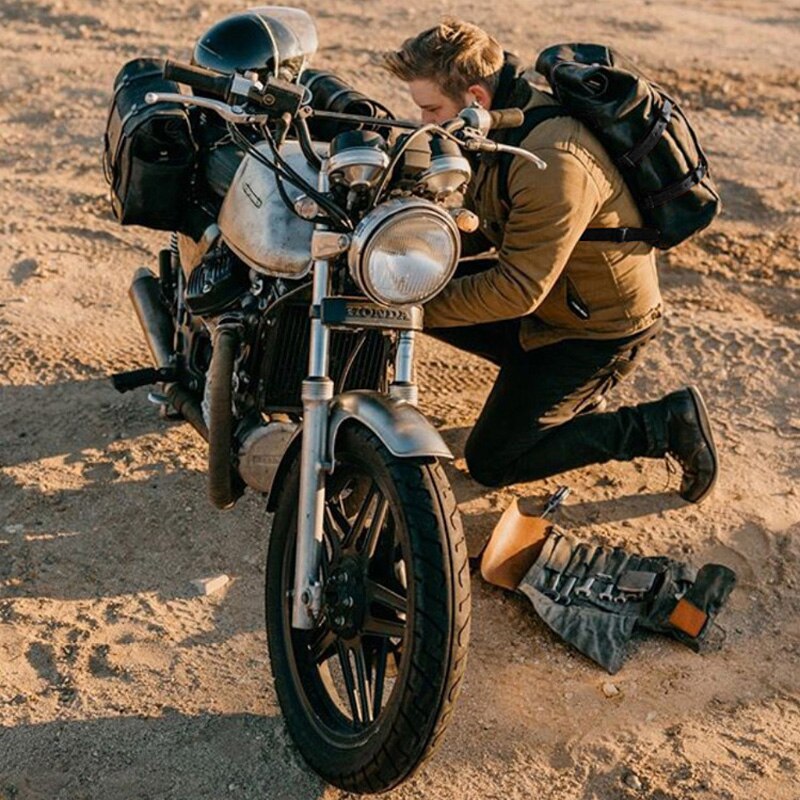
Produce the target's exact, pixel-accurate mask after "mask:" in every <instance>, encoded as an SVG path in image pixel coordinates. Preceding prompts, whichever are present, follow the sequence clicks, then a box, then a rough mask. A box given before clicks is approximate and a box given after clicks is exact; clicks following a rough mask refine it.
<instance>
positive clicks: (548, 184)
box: [425, 148, 602, 328]
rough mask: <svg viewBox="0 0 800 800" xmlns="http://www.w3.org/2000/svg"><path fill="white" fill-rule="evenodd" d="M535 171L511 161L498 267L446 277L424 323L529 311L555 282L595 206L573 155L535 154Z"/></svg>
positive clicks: (588, 179) (596, 195)
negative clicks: (540, 162)
mask: <svg viewBox="0 0 800 800" xmlns="http://www.w3.org/2000/svg"><path fill="white" fill-rule="evenodd" d="M537 153H538V154H540V155H541V156H542V157H543V158H544V160H545V161H546V162H547V169H546V170H545V171H544V172H541V171H539V170H538V169H537V168H536V167H535V166H534V165H533V164H531V163H530V162H528V161H524V160H522V159H519V158H518V159H515V162H514V164H513V165H512V168H511V170H510V174H509V196H510V198H511V213H510V215H509V218H508V221H507V223H506V226H505V233H504V236H503V242H502V244H501V246H500V249H499V252H498V261H497V266H496V267H493V268H492V269H489V270H486V271H485V272H481V273H479V274H477V275H469V276H466V277H464V278H456V279H455V280H452V281H451V282H450V283H449V284H448V285H447V287H446V288H445V289H444V290H443V291H442V292H441V293H440V294H439V295H437V296H436V297H434V298H433V300H431V301H430V302H429V303H427V304H426V305H425V327H426V328H448V327H454V326H458V325H472V324H476V323H479V322H492V321H495V320H501V319H514V318H516V317H522V316H525V315H526V314H530V313H531V312H532V311H534V310H535V309H536V307H537V306H538V305H539V303H541V302H542V300H543V299H544V298H545V296H546V295H547V293H548V292H549V291H550V289H551V288H552V287H553V284H554V283H555V282H556V280H557V278H558V276H559V275H560V274H561V270H563V269H564V266H565V264H566V263H567V260H568V259H569V256H570V254H571V253H572V250H573V248H574V247H575V245H576V243H577V242H578V239H580V237H581V234H582V233H583V232H584V231H585V230H586V228H587V227H588V226H589V223H590V222H591V220H592V218H593V217H594V216H595V215H596V214H597V211H598V210H599V208H600V205H601V202H602V201H601V195H600V191H599V189H598V187H597V185H596V184H595V182H594V179H593V178H592V176H591V174H590V173H589V171H588V170H587V168H586V166H585V165H584V164H583V163H582V162H581V161H580V160H579V159H578V158H577V156H575V155H573V154H572V153H569V152H566V151H564V150H557V149H555V148H548V149H540V150H538V151H537Z"/></svg>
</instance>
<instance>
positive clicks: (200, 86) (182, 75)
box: [163, 59, 233, 100]
mask: <svg viewBox="0 0 800 800" xmlns="http://www.w3.org/2000/svg"><path fill="white" fill-rule="evenodd" d="M163 73H164V77H165V78H166V79H167V80H168V81H177V82H178V83H184V84H186V85H187V86H191V87H192V89H197V90H198V91H200V92H203V93H204V94H208V95H211V96H212V97H218V98H219V99H220V100H227V99H228V95H229V94H230V91H231V85H232V83H233V75H225V74H223V73H221V72H214V70H211V69H206V68H205V67H195V66H193V65H192V64H182V63H181V62H180V61H170V60H169V59H168V60H167V61H166V62H165V63H164V70H163Z"/></svg>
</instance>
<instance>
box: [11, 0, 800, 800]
mask: <svg viewBox="0 0 800 800" xmlns="http://www.w3.org/2000/svg"><path fill="white" fill-rule="evenodd" d="M298 5H300V6H301V7H304V8H306V9H308V10H309V11H310V12H311V13H312V14H313V15H314V16H315V18H316V21H317V24H318V27H319V33H320V40H321V48H320V51H319V52H318V54H317V56H316V59H315V62H314V63H315V65H316V66H319V67H322V68H328V69H332V70H335V71H337V72H339V73H340V74H342V75H343V76H344V77H346V78H348V79H350V80H351V81H353V82H355V83H356V84H357V86H358V87H359V88H361V89H362V90H364V91H366V92H368V93H373V94H374V95H375V96H376V97H377V98H379V99H381V100H383V101H384V102H386V103H387V104H389V105H390V106H392V107H394V109H395V110H396V111H397V112H398V113H402V114H411V113H412V108H411V105H410V103H409V100H408V98H407V96H406V94H405V92H404V90H403V87H402V86H401V85H399V84H396V83H395V82H393V81H392V80H389V79H387V77H386V76H385V75H384V74H382V73H381V72H380V71H379V70H378V69H377V67H376V66H375V65H374V62H373V55H374V53H375V52H376V51H378V50H380V49H382V48H385V47H390V46H395V45H397V44H399V43H400V42H401V41H402V39H403V38H405V37H406V36H408V35H411V34H413V33H415V32H417V31H418V30H420V29H422V28H423V27H426V26H428V25H430V24H432V23H434V22H435V21H437V19H438V18H439V16H440V15H441V14H442V13H458V14H460V15H461V16H464V17H465V18H467V19H470V20H472V21H474V22H477V23H479V24H482V25H483V26H484V27H486V28H487V29H489V30H490V31H492V32H493V33H495V34H496V35H497V36H498V38H499V39H500V40H501V41H502V42H503V43H504V44H505V45H506V46H507V47H508V48H509V49H511V50H514V51H516V52H518V53H519V54H520V55H521V56H522V57H523V58H524V59H526V60H528V61H531V62H532V61H533V59H534V57H535V54H536V53H537V52H538V51H539V49H540V48H541V47H543V46H545V45H547V44H550V43H553V42H558V41H574V40H584V41H600V42H608V43H611V44H613V45H614V46H616V47H618V48H619V49H621V50H622V51H623V52H625V53H627V54H629V55H630V56H632V57H634V58H635V59H637V61H638V63H639V64H640V65H641V66H643V67H644V68H645V69H646V70H648V72H649V73H650V74H652V75H653V76H658V77H659V78H660V79H661V80H662V81H663V82H664V83H665V84H666V85H667V86H669V87H670V88H671V89H672V90H673V91H674V92H675V93H676V94H677V95H678V97H679V98H681V99H682V100H683V102H684V105H685V107H686V108H687V110H688V111H689V112H690V113H691V117H692V119H693V120H694V122H695V123H696V126H697V129H698V130H699V132H700V134H701V136H702V141H703V142H704V144H705V145H706V148H707V151H708V156H709V159H710V162H711V165H712V169H713V173H714V175H715V177H716V179H717V181H718V184H719V186H720V188H721V191H722V193H723V200H724V203H725V212H724V214H723V216H722V217H721V218H720V219H719V221H718V222H717V223H715V224H714V226H713V227H712V228H711V229H709V230H708V231H706V232H704V233H703V234H702V235H700V236H698V237H697V238H696V239H694V240H693V241H691V242H689V243H687V244H685V245H683V246H681V247H679V248H678V249H676V250H675V251H672V252H670V253H668V254H665V255H662V256H660V264H661V279H662V283H663V287H664V291H665V296H666V301H667V304H668V320H667V327H666V330H665V332H664V334H663V335H662V336H661V337H660V339H659V340H658V341H657V342H656V343H654V344H653V345H652V347H651V348H650V350H649V353H648V355H647V357H646V359H645V363H644V364H643V366H642V367H640V369H639V371H638V373H636V375H635V376H634V377H633V379H632V380H631V381H630V382H629V384H628V385H627V386H625V387H622V388H621V390H620V391H619V392H618V394H617V395H616V396H615V398H614V400H615V402H618V403H626V402H632V401H633V402H635V401H638V400H641V399H648V398H655V397H658V396H660V395H661V394H663V393H665V392H666V391H669V390H671V389H673V388H677V387H678V386H681V385H684V384H686V383H696V384H697V385H699V386H700V387H701V388H702V389H703V391H704V392H705V394H706V396H707V398H708V401H709V405H710V408H711V413H712V417H713V422H714V426H715V430H716V435H717V439H718V445H719V448H720V452H721V462H722V474H721V478H720V481H719V484H718V486H717V489H716V492H715V494H714V495H713V497H711V498H710V499H709V501H708V502H707V503H706V504H704V505H703V506H701V507H693V506H688V505H686V504H684V503H682V502H681V501H680V500H679V499H678V497H677V494H676V492H675V489H676V487H677V477H676V476H675V475H672V476H670V475H669V474H668V472H667V470H666V468H665V465H664V463H663V462H662V461H644V460H643V461H639V462H636V463H631V464H617V463H611V464H607V465H603V466H599V467H594V468H590V469H584V470H580V471H576V472H574V473H570V474H567V475H565V476H563V477H561V478H558V479H554V480H551V481H547V482H543V483H538V484H531V485H525V486H519V487H514V488H513V489H505V490H486V489H484V488H481V487H480V486H478V485H477V484H475V483H474V482H472V481H471V480H470V478H469V476H468V474H467V472H466V468H465V465H464V460H463V443H464V440H465V438H466V435H467V432H468V430H469V425H470V424H471V422H472V420H473V419H474V417H475V415H476V413H477V412H478V410H479V409H480V406H481V403H482V400H483V398H484V397H485V395H486V392H487V391H488V388H489V386H490V384H491V380H492V377H493V370H492V368H490V367H489V366H487V365H486V364H484V363H482V362H480V361H479V360H477V359H473V358H471V357H467V356H463V355H460V354H458V353H456V351H453V350H450V349H448V348H447V347H445V346H444V345H441V344H437V343H434V342H432V341H430V340H425V341H424V342H423V343H422V345H421V347H420V352H419V359H418V368H419V376H420V381H421V403H422V407H423V409H424V410H425V411H426V412H427V413H429V414H430V415H431V417H432V418H433V419H434V420H435V421H436V423H437V425H439V426H440V427H441V429H442V431H443V433H444V436H445V437H446V439H447V441H448V443H449V444H450V445H451V446H452V447H453V448H454V450H455V452H456V454H457V458H456V459H455V461H454V462H453V463H452V464H451V465H449V466H448V468H447V471H448V474H449V477H450V479H451V481H452V483H453V486H454V489H455V492H456V495H457V497H458V499H459V501H460V507H461V512H462V515H463V518H464V524H465V527H466V531H467V535H468V539H469V543H470V547H471V548H472V550H473V551H476V550H477V549H478V548H479V547H480V545H481V543H482V542H483V540H484V539H485V538H486V537H487V536H488V534H489V532H490V531H491V529H492V527H493V525H494V523H495V522H496V521H497V519H498V517H499V515H500V513H501V512H502V510H503V509H504V508H505V507H506V506H507V505H508V503H509V502H510V501H511V499H512V498H513V497H515V496H526V497H534V498H538V497H543V496H544V495H545V494H547V493H548V492H549V491H551V490H552V489H553V488H554V487H555V486H556V485H557V484H558V483H562V482H563V483H566V484H568V485H569V486H570V487H571V488H572V490H573V491H572V495H571V497H570V498H569V500H568V501H567V503H566V505H565V507H564V509H563V512H561V513H560V516H559V517H558V521H559V523H560V524H561V525H562V527H564V528H565V529H567V530H569V531H571V532H572V533H574V534H575V535H576V536H579V537H581V538H585V539H587V540H595V541H600V542H605V543H614V544H616V543H623V544H625V545H628V546H629V547H630V548H632V549H635V550H638V551H640V552H644V553H652V554H667V555H671V556H674V557H677V558H682V559H686V560H689V561H691V562H692V563H693V564H696V565H698V566H699V565H700V564H702V563H704V562H706V561H716V562H719V563H723V564H727V565H729V566H731V567H733V568H734V569H735V570H736V572H737V574H738V576H739V585H738V587H737V588H736V590H735V591H734V593H733V595H732V597H731V600H730V603H729V606H728V607H727V608H726V610H725V611H724V613H723V614H722V615H721V617H720V620H719V622H720V625H721V626H722V628H723V629H724V641H720V642H717V644H716V645H715V646H714V647H711V648H709V650H708V651H707V652H705V653H703V654H699V655H698V654H695V653H693V652H691V651H690V650H688V649H687V648H685V647H683V646H682V645H680V644H678V643H676V642H673V641H671V640H667V639H665V638H663V637H648V638H642V639H640V640H637V641H636V643H635V646H634V647H633V648H632V653H631V656H630V658H629V660H628V662H627V663H626V665H625V666H624V667H623V669H622V670H621V671H620V672H619V673H618V674H617V675H615V676H613V677H610V676H608V675H607V674H606V673H604V672H603V671H602V670H601V669H600V668H599V667H597V666H596V665H595V664H593V663H591V662H590V661H588V660H586V659H585V658H583V657H582V656H580V655H579V654H577V653H576V652H574V651H573V650H571V649H570V648H568V647H567V646H565V645H563V644H562V643H561V642H560V641H559V640H558V639H557V638H556V637H554V636H553V635H552V634H550V633H549V632H548V630H547V629H546V628H545V626H544V625H543V624H542V623H541V622H540V621H539V620H538V619H537V618H536V617H535V616H534V615H533V613H532V610H531V609H530V607H529V606H527V605H526V601H524V600H521V599H519V598H517V597H516V596H513V595H510V594H506V593H504V592H502V591H501V590H497V589H493V588H491V587H489V586H487V585H485V584H483V583H482V582H481V581H480V579H479V578H478V577H477V576H473V585H472V588H473V628H472V642H471V652H470V657H469V666H468V670H467V677H466V684H465V686H464V690H463V693H462V695H461V699H460V702H459V705H458V707H457V710H456V713H455V715H454V718H453V720H452V723H451V727H450V730H449V732H448V734H447V736H446V738H445V741H444V744H443V746H442V747H441V749H440V750H439V751H438V752H437V754H436V755H435V757H434V758H433V759H432V760H431V761H429V762H428V763H427V765H426V766H425V767H424V769H423V770H422V771H421V772H420V773H419V774H418V775H417V776H416V777H415V778H414V779H413V780H411V781H410V782H408V783H407V784H406V785H404V786H402V787H400V788H399V789H397V790H396V791H394V792H392V793H391V794H390V795H389V797H391V798H392V800H410V799H411V798H426V799H430V800H450V799H451V798H453V799H455V798H458V800H472V799H473V798H474V799H475V800H479V799H480V800H485V799H486V798H503V800H506V799H508V800H512V799H514V800H516V799H520V800H521V799H522V798H543V799H544V798H584V799H585V800H589V798H593V799H595V800H612V798H648V799H649V800H683V799H684V798H695V797H697V798H714V799H715V800H716V799H717V798H726V799H731V800H732V799H733V798H736V799H737V800H739V799H740V798H741V800H756V798H770V800H796V798H798V797H800V622H798V611H800V542H799V541H798V536H800V489H799V488H798V479H799V478H800V472H798V463H799V461H800V459H799V458H798V456H799V455H800V452H799V451H798V443H800V382H799V381H798V372H799V371H800V366H799V364H798V362H799V361H800V305H799V304H798V287H799V286H800V268H799V267H798V256H800V216H799V214H800V212H799V210H798V209H800V117H799V116H798V115H799V114H800V66H798V62H797V54H798V53H800V7H798V5H797V3H796V2H790V1H789V0H783V1H781V2H778V1H776V0H695V1H694V2H687V1H686V0H681V1H680V2H672V3H663V2H652V1H651V0H624V1H623V0H609V2H606V3H602V4H600V3H587V2H571V3H553V2H550V3H534V2H523V1H522V0H497V1H496V2H495V3H486V4H484V3H477V2H474V0H464V2H462V3H460V4H456V3H453V2H422V0H408V2H407V3H388V2H383V0H381V1H380V2H377V1H373V2H368V3H367V2H354V1H353V0H331V2H327V3H320V4H318V5H315V4H312V3H309V2H301V3H299V4H298ZM238 8H240V6H239V5H238V4H237V3H236V2H232V0H223V1H222V2H218V3H214V4H211V3H202V2H195V1H194V0H170V2H166V0H137V2H131V0H122V2H119V3H111V2H108V1H107V0H52V2H46V1H45V0H0V50H1V51H2V54H3V58H2V72H0V798H3V800H22V799H23V798H24V800H33V798H42V800H56V798H69V800H78V799H79V798H98V799H100V798H102V799H103V800H108V799H110V798H114V799H115V800H124V799H127V798H176V799H177V798H181V799H183V798H187V799H188V798H191V799H192V800H200V798H204V799H205V798H209V799H211V798H214V799H215V800H219V798H223V797H233V798H270V800H273V799H274V800H279V799H280V800H301V799H302V800H311V799H312V798H325V800H341V799H342V798H344V796H345V795H344V794H343V793H341V792H339V791H338V790H335V789H332V788H331V787H326V786H325V785H324V784H323V783H322V782H321V781H320V780H319V779H318V778H317V777H316V776H315V775H314V774H313V773H311V772H310V770H309V769H308V768H307V767H306V765H305V764H304V762H303V761H302V759H301V758H300V757H299V755H298V753H297V751H296V750H295V749H294V747H293V745H292V743H291V741H290V740H289V738H288V736H287V734H286V731H285V728H284V724H283V721H282V718H281V715H280V711H279V708H278V704H277V701H276V698H275V695H274V692H273V689H272V685H271V677H270V674H269V669H268V666H267V661H266V643H265V635H264V629H263V607H262V596H263V595H262V593H263V579H262V574H263V562H264V557H265V552H266V543H267V540H268V536H269V526H270V520H269V518H268V517H267V515H266V514H265V512H264V502H263V498H261V497H259V496H256V495H255V494H252V493H250V494H248V495H247V496H246V497H245V498H244V499H243V500H242V501H241V502H240V503H239V504H238V506H237V507H236V508H235V510H233V511H230V512H227V513H222V512H218V511H215V510H214V509H213V508H212V507H211V506H210V505H209V503H208V502H207V500H206V495H205V474H204V461H205V457H206V454H205V445H204V444H203V443H202V442H201V440H200V439H199V438H198V437H197V435H196V434H195V433H194V432H193V431H192V430H191V429H190V428H189V427H188V426H187V425H185V424H180V423H173V422H169V421H165V420H162V419H160V418H159V417H158V415H157V413H156V412H155V410H154V409H153V407H152V406H150V405H149V404H148V403H147V400H146V394H147V392H146V390H138V391H136V392H133V393H131V394H128V395H124V396H123V395H118V394H116V393H115V392H114V391H113V389H112V387H111V385H110V382H109V380H108V375H109V374H110V373H112V372H114V371H119V370H124V369H128V368H132V367H136V366H146V365H148V354H147V351H146V348H145V345H144V343H143V341H142V338H141V336H140V333H139V330H138V327H137V323H136V321H135V317H134V314H133V311H132V309H131V307H130V304H129V302H128V300H127V287H128V284H129V281H130V277H131V275H132V273H133V271H134V269H135V268H136V267H138V266H140V265H142V264H145V265H151V266H152V265H153V264H154V254H155V252H156V251H157V250H158V249H159V248H160V247H162V246H163V242H164V238H165V237H164V236H163V235H161V234H158V233H155V232H152V231H147V230H144V229H141V228H125V229H123V228H121V227H120V226H119V225H117V223H116V222H115V221H114V219H113V217H112V215H111V212H110V207H109V203H108V197H107V188H106V185H105V183H104V179H103V174H102V170H101V165H100V163H101V152H102V145H101V137H102V134H103V130H104V126H105V117H106V113H107V105H108V100H109V96H110V89H111V84H112V81H113V78H114V75H115V74H116V72H117V71H118V69H119V68H120V66H121V65H122V63H123V62H125V61H126V60H128V59H130V58H133V57H135V56H138V55H144V54H154V55H160V56H171V57H175V58H183V59H185V58H187V57H188V55H189V52H190V48H191V45H192V43H193V41H194V39H195V38H196V37H197V36H198V35H199V34H200V33H201V32H202V31H203V30H204V29H205V28H206V27H207V26H208V25H210V24H211V22H213V21H214V20H215V19H217V18H219V17H221V16H223V15H224V14H226V13H228V12H231V11H234V10H237V9H238ZM217 573H226V574H227V575H229V576H230V577H231V581H230V583H229V584H228V585H227V586H226V587H225V588H224V589H222V590H221V591H219V592H217V593H215V594H213V595H211V596H209V597H198V596H196V595H194V594H193V593H192V589H191V585H190V582H191V581H192V580H193V579H196V578H199V577H204V576H208V575H214V574H217ZM609 683H610V684H613V688H611V687H609V686H607V685H606V684H609ZM608 695H611V696H608Z"/></svg>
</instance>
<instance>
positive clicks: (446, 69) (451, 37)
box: [381, 17, 504, 100]
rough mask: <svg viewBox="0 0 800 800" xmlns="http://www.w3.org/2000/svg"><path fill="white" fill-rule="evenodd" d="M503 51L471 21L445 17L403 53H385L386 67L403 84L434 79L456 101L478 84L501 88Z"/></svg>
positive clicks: (415, 38)
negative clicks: (498, 85) (500, 76)
mask: <svg viewBox="0 0 800 800" xmlns="http://www.w3.org/2000/svg"><path fill="white" fill-rule="evenodd" d="M503 59H504V54H503V48H502V47H501V46H500V43H499V42H498V41H497V39H495V38H494V37H493V36H490V35H489V34H488V33H486V31H484V30H482V29H481V28H479V27H478V26H477V25H473V24H472V23H470V22H464V21H463V20H459V19H455V18H454V17H445V18H444V19H443V20H442V22H441V23H440V24H439V25H436V26H434V27H433V28H428V30H426V31H423V32H422V33H419V34H417V35H416V36H412V37H411V38H410V39H406V41H405V42H403V45H402V47H401V48H400V49H399V50H395V51H389V52H387V53H383V54H382V59H381V61H382V66H383V67H384V68H385V69H386V70H388V71H389V72H391V73H392V75H394V76H395V77H397V78H400V80H402V81H406V82H409V81H413V80H418V79H426V80H432V81H433V82H434V83H436V84H438V85H439V87H440V88H441V90H442V92H443V93H444V94H446V95H448V96H449V97H451V98H453V99H454V100H461V99H462V98H463V96H464V93H465V92H466V91H467V89H469V87H470V86H473V85H474V84H476V83H479V84H482V85H483V86H485V87H486V88H487V89H488V90H489V91H490V92H492V93H494V92H495V90H496V89H497V84H498V81H499V75H500V70H501V68H502V66H503Z"/></svg>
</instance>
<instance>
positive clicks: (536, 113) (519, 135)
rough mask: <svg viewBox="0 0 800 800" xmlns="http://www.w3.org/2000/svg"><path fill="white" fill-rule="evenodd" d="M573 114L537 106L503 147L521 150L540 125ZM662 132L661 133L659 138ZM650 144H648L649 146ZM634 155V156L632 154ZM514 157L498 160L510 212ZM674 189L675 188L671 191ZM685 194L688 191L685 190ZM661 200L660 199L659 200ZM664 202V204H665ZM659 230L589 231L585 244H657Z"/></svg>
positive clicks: (502, 155) (512, 130)
mask: <svg viewBox="0 0 800 800" xmlns="http://www.w3.org/2000/svg"><path fill="white" fill-rule="evenodd" d="M568 116H570V114H569V112H568V111H567V110H566V109H565V108H564V107H563V106H536V107H535V108H529V109H528V110H527V111H525V121H524V122H523V123H522V125H520V126H519V127H518V128H510V129H508V130H506V131H503V133H504V134H505V135H504V137H503V142H502V143H503V144H510V145H513V146H514V147H519V146H520V145H521V144H522V142H524V141H525V139H526V138H527V137H528V134H529V133H530V132H531V131H532V130H533V129H534V128H535V127H536V126H537V125H539V124H540V123H542V122H544V121H545V120H548V119H554V118H555V117H568ZM660 134H661V132H660V131H659V136H660ZM649 144H650V142H648V145H649ZM643 149H644V148H643ZM628 155H629V156H630V155H631V154H630V153H629V154H628ZM513 160H514V156H513V155H512V154H511V153H499V154H498V160H497V183H498V187H499V191H500V201H501V202H502V203H503V205H505V206H506V208H510V207H511V196H510V195H509V191H508V175H509V172H510V171H511V162H512V161H513ZM670 188H671V187H670ZM681 188H682V187H681ZM684 191H685V189H684ZM657 199H660V198H657ZM662 202H663V201H662ZM660 235H661V234H660V232H659V231H658V230H656V229H655V228H587V229H586V230H585V231H584V232H583V234H582V235H581V238H580V241H582V242H616V243H618V244H619V243H623V242H648V243H650V244H654V243H655V242H657V241H658V239H659V237H660Z"/></svg>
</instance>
